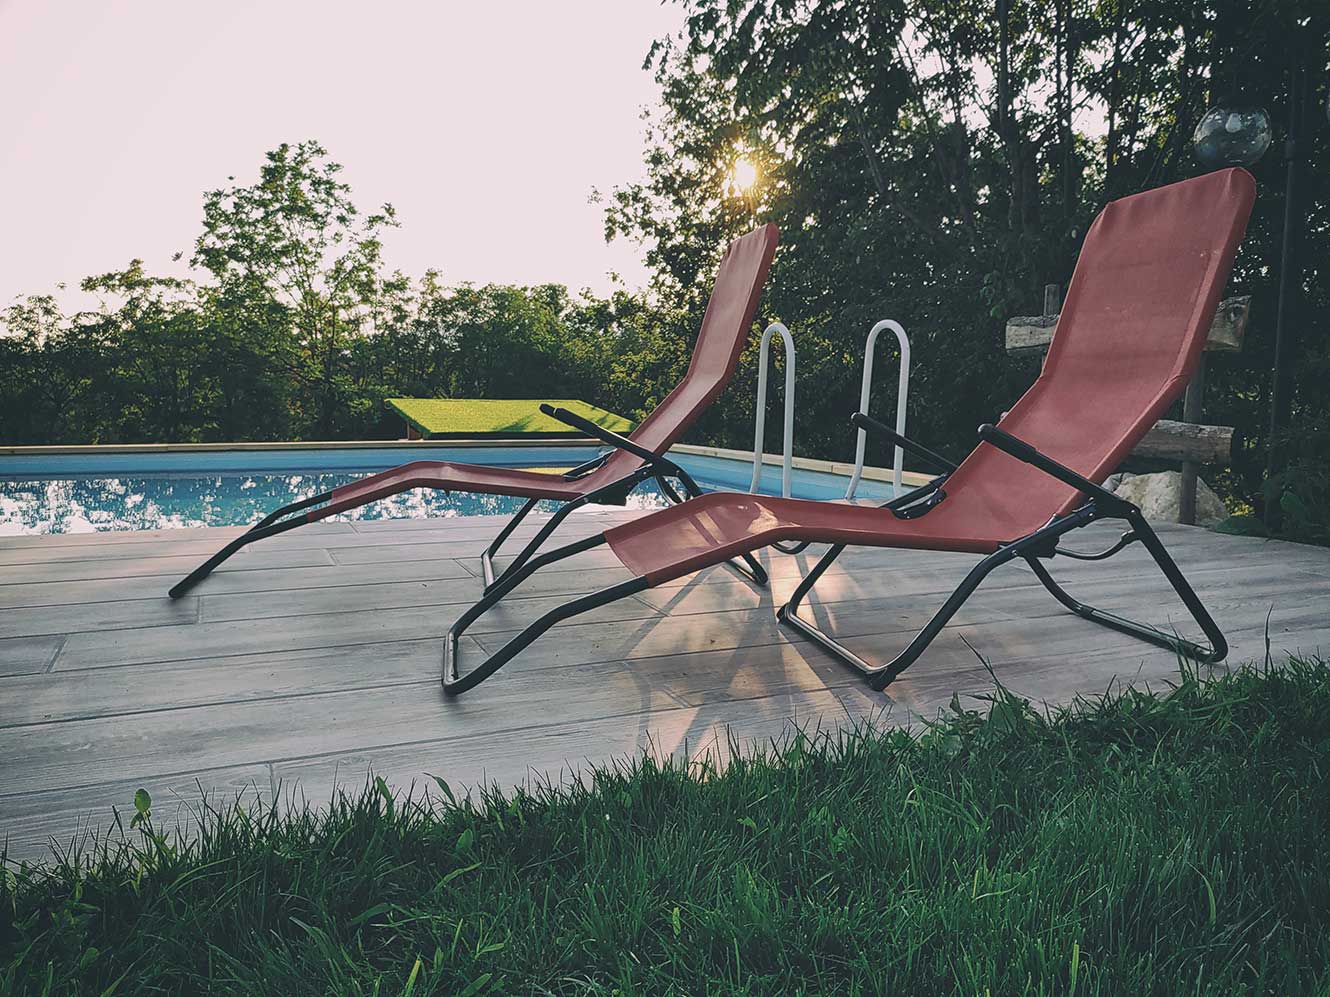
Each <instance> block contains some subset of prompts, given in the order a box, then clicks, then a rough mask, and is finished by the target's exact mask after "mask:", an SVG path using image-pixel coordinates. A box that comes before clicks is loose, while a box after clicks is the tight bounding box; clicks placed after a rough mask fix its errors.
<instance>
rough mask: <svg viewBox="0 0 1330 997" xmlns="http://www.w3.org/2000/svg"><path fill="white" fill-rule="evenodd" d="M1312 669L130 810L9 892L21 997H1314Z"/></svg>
mask: <svg viewBox="0 0 1330 997" xmlns="http://www.w3.org/2000/svg"><path fill="white" fill-rule="evenodd" d="M1328 780H1330V665H1328V664H1327V663H1326V662H1324V661H1321V660H1319V659H1316V660H1298V659H1294V660H1292V661H1289V662H1288V663H1287V664H1285V665H1282V666H1280V667H1264V668H1254V667H1248V668H1243V669H1240V670H1237V671H1235V672H1233V673H1232V674H1228V675H1223V676H1219V677H1214V678H1203V677H1199V676H1197V675H1195V674H1192V673H1189V672H1185V671H1184V673H1183V674H1182V675H1181V677H1180V679H1179V680H1178V682H1177V683H1176V684H1175V685H1174V686H1172V687H1171V688H1170V689H1169V690H1167V691H1166V692H1165V693H1161V694H1151V693H1146V692H1138V691H1125V692H1118V693H1114V694H1112V695H1106V696H1103V697H1100V698H1096V699H1093V700H1088V701H1082V702H1078V703H1076V704H1074V705H1072V706H1070V707H1068V708H1066V709H1060V710H1057V711H1053V712H1050V713H1043V712H1040V711H1039V710H1036V709H1033V708H1032V707H1031V706H1030V705H1028V704H1027V703H1025V702H1024V701H1022V700H1019V699H1017V698H1016V697H1014V696H1012V695H1010V694H1009V693H1007V692H1005V691H1004V690H1001V689H998V690H997V691H996V692H995V693H994V695H993V696H992V697H991V701H990V703H989V704H988V705H987V708H986V709H984V710H982V711H969V710H963V709H960V708H959V707H958V706H956V705H955V704H953V710H952V712H951V714H950V715H948V716H947V717H946V718H944V719H942V720H939V721H938V722H936V723H933V724H930V725H928V726H927V727H925V728H924V729H922V730H921V731H915V732H914V733H907V732H905V731H901V730H893V731H880V730H879V731H874V730H870V729H867V728H864V729H860V730H857V731H853V732H849V733H836V734H825V733H824V734H808V733H792V734H791V735H790V736H788V737H786V738H784V739H782V740H781V741H780V742H779V743H777V744H774V745H772V746H770V747H769V748H768V749H766V750H764V751H761V752H758V753H753V752H749V753H746V754H745V753H740V754H739V755H738V756H737V757H735V758H733V759H732V760H731V761H730V762H729V763H728V764H727V765H726V766H725V767H724V768H723V769H720V770H718V769H716V768H713V767H710V766H708V765H706V764H699V763H696V762H695V763H693V764H691V765H689V764H684V763H681V762H676V761H669V760H666V761H659V760H653V759H651V758H647V757H643V758H639V759H636V760H634V761H632V762H629V763H624V764H622V765H619V766H616V767H610V768H605V769H602V770H600V771H598V772H597V773H596V777H595V778H594V780H589V781H588V782H587V784H585V785H571V786H564V787H543V788H541V787H537V788H535V789H532V790H530V791H523V792H516V793H512V794H509V795H502V794H499V793H497V792H488V793H482V794H479V795H478V796H477V797H475V798H473V799H465V800H460V801H455V800H454V799H453V794H452V790H451V789H450V788H449V787H448V786H447V784H446V783H444V782H442V781H440V782H439V784H438V785H437V786H431V788H430V791H429V792H415V793H411V794H406V795H394V794H393V793H392V792H391V791H390V790H389V789H388V787H387V786H386V785H384V784H383V783H382V782H381V781H378V780H375V781H373V782H371V783H370V784H369V785H367V786H366V787H365V789H364V791H363V792H357V793H343V794H341V795H339V796H337V797H336V799H334V800H333V801H332V803H331V804H330V805H328V806H326V807H323V808H320V809H317V810H315V809H311V808H306V807H297V808H291V807H289V806H288V807H266V808H265V807H260V806H257V805H249V806H244V805H231V806H229V807H226V808H217V809H211V810H209V811H208V812H207V813H205V814H204V815H203V820H202V823H201V827H200V828H199V829H197V830H196V831H194V832H191V834H189V835H179V834H175V833H171V834H168V833H166V832H164V831H162V830H161V829H159V828H158V827H157V826H156V825H155V824H154V822H153V820H152V819H151V816H150V813H149V811H150V801H147V800H146V799H140V800H139V801H138V804H139V805H138V808H137V809H138V814H137V819H138V821H139V826H137V827H133V828H125V830H124V832H123V833H122V834H120V835H116V836H115V837H114V838H110V839H103V840H102V841H101V842H100V843H99V844H97V845H96V846H95V847H84V848H81V849H80V848H72V849H70V850H68V851H64V852H61V853H58V854H57V855H56V857H55V858H54V859H53V860H52V861H51V862H49V863H47V864H45V865H42V866H40V867H36V868H28V867H24V866H15V865H14V864H13V863H9V864H8V866H7V871H6V872H5V874H4V881H3V886H2V887H0V988H2V989H3V990H4V991H5V992H8V993H23V994H29V993H30V994H45V993H50V994H58V993H89V994H101V993H107V992H114V993H122V994H125V993H149V992H151V993H193V992H201V991H209V992H217V993H242V992H263V993H281V994H327V993H337V994H366V995H369V994H393V995H396V994H413V995H423V994H481V993H555V994H581V993H606V994H609V993H621V994H664V993H677V994H702V993H754V994H784V993H838V994H880V993H909V994H934V993H952V992H957V993H969V994H1008V993H1037V994H1170V995H1171V994H1181V993H1186V994H1298V993H1320V994H1324V993H1327V992H1330V781H1328Z"/></svg>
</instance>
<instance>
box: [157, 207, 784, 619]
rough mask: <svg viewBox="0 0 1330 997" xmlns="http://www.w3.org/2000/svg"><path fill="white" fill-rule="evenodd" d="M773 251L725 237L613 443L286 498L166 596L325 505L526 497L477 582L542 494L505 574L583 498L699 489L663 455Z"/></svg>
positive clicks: (726, 373)
mask: <svg viewBox="0 0 1330 997" xmlns="http://www.w3.org/2000/svg"><path fill="white" fill-rule="evenodd" d="M775 252H776V226H775V225H763V226H762V227H761V228H758V229H755V230H754V231H752V232H749V233H748V234H747V235H745V236H743V237H742V238H740V239H736V240H735V241H734V242H732V243H731V244H730V247H729V249H728V250H726V253H725V257H724V258H723V259H722V260H721V263H720V270H719V272H718V273H717V274H716V284H715V287H714V288H713V290H712V292H711V300H710V301H709V302H708V303H707V310H706V314H705V315H704V316H703V318H702V328H701V330H700V331H699V332H698V334H697V345H696V346H695V347H694V349H693V359H692V362H691V363H689V365H688V371H687V373H686V374H684V377H683V380H682V381H680V382H679V383H678V385H676V386H675V388H674V390H673V391H671V392H670V393H669V395H667V396H666V398H665V400H664V401H662V402H661V403H660V404H659V405H658V406H656V409H655V411H653V412H652V413H651V414H650V415H649V416H647V417H646V418H645V419H644V420H642V422H641V424H640V425H639V426H638V427H637V428H636V429H635V430H633V432H632V434H631V435H629V436H627V437H620V436H617V435H616V436H615V437H614V441H613V445H614V449H613V450H610V451H608V452H606V453H604V454H601V455H600V456H599V457H597V458H596V459H594V460H591V461H588V462H587V463H585V464H582V465H581V466H580V467H575V468H573V469H572V470H571V471H568V472H567V473H566V474H564V475H563V476H562V477H560V476H559V475H554V474H542V473H540V472H537V471H522V470H516V469H512V468H506V467H487V466H484V465H480V464H453V463H446V462H443V461H434V460H418V461H413V462H411V463H410V464H403V465H402V466H401V467H395V468H392V469H391V470H388V471H383V472H382V473H380V474H372V475H370V476H369V477H366V478H361V479H359V480H358V481H353V482H351V483H350V484H349V485H342V486H341V487H340V488H334V489H333V490H332V491H330V492H324V493H322V494H320V495H314V496H311V497H310V498H307V499H302V500H301V501H299V502H293V503H292V504H290V505H287V506H283V507H282V508H280V509H278V510H277V511H276V512H274V513H272V514H271V515H269V516H266V517H264V518H263V519H262V520H260V521H259V522H258V523H256V524H254V526H253V527H251V528H250V529H249V530H248V532H246V533H244V534H242V535H241V536H239V537H237V538H236V539H235V540H232V541H231V542H230V543H229V544H227V545H226V546H225V547H223V548H222V549H221V550H219V551H218V552H217V553H216V554H214V555H213V556H212V557H210V558H209V559H208V560H207V561H205V562H204V563H203V564H201V565H199V566H198V567H197V568H195V569H194V570H193V571H192V572H190V574H188V575H187V576H186V577H185V578H183V579H181V580H180V581H179V582H177V583H176V585H175V587H174V588H172V589H171V593H170V594H171V598H172V599H178V598H180V596H182V595H184V594H185V593H186V592H188V591H189V590H190V589H191V588H193V587H194V586H195V585H197V584H198V583H199V582H200V581H202V580H203V579H204V578H206V577H207V576H208V575H209V574H211V573H212V570H213V569H214V568H216V567H217V566H218V565H219V564H221V563H222V562H223V561H225V560H226V559H227V558H228V557H230V556H231V555H232V554H234V553H235V552H236V551H238V550H239V549H240V548H241V547H244V546H245V545H247V544H251V543H253V542H254V541H255V540H262V539H263V538H265V537H271V536H274V535H276V534H278V533H284V532H286V531H287V530H292V529H295V528H296V527H297V526H303V525H305V524H306V523H313V522H317V521H318V520H320V519H324V518H326V517H328V516H331V515H333V514H334V513H338V512H344V511H345V510H347V509H354V508H356V507H357V506H362V505H365V504H367V503H369V502H373V501H374V500H375V499H381V498H384V497H386V496H388V495H396V494H398V493H399V492H405V491H409V490H411V489H413V488H440V489H444V490H446V491H462V492H479V493H483V494H487V495H517V496H520V497H522V498H525V499H527V503H526V505H524V506H523V507H522V508H521V510H520V511H518V513H517V515H515V516H514V517H513V518H512V519H511V520H510V521H509V522H508V524H507V525H506V526H505V527H504V528H503V530H502V531H501V532H500V533H499V535H498V536H497V537H495V538H494V542H493V543H491V544H490V546H489V547H488V548H487V549H486V550H485V552H484V553H483V554H482V555H481V568H482V571H483V574H484V578H485V587H486V589H487V590H488V589H490V588H491V587H492V586H493V585H494V584H495V578H494V565H493V557H494V555H495V554H496V553H497V552H498V550H499V547H500V546H501V545H502V544H503V542H504V541H505V540H507V539H508V537H509V536H510V535H511V534H512V532H513V530H514V529H515V528H516V527H517V524H518V523H520V522H521V521H522V520H523V519H524V518H525V517H526V515H527V513H529V512H530V511H531V510H532V509H533V508H535V506H536V503H538V502H540V501H542V500H551V501H555V502H563V503H564V505H563V507H562V508H560V509H559V510H558V512H556V513H555V514H554V515H553V516H552V517H550V519H549V520H548V521H547V522H546V523H545V525H544V526H543V527H542V528H541V529H540V531H539V532H538V533H537V534H536V536H535V538H534V539H533V540H532V541H531V542H530V543H529V544H527V546H526V547H525V548H523V550H522V551H521V553H519V554H518V555H517V557H516V558H514V559H513V561H512V563H511V564H510V565H509V566H508V568H507V571H508V572H512V571H513V570H515V569H517V568H519V567H521V566H522V565H523V564H525V563H526V562H527V560H528V559H529V558H530V557H531V555H532V554H534V553H535V552H536V550H538V549H539V548H540V545H541V544H542V543H544V542H545V540H546V539H547V538H548V537H549V535H550V534H551V533H553V532H554V530H555V529H556V528H558V526H559V524H560V523H561V522H563V520H564V517H566V516H567V515H568V514H569V513H570V512H572V511H573V510H574V509H576V508H578V507H579V506H583V505H586V504H587V503H588V502H598V503H606V504H611V505H622V504H623V503H624V502H625V500H626V499H627V497H628V495H629V493H630V492H632V490H633V489H634V488H636V487H637V486H638V485H640V484H642V483H643V482H644V481H647V480H648V479H650V478H654V479H655V480H656V482H657V484H658V485H659V486H660V489H661V491H663V492H664V493H665V495H666V497H667V498H668V499H669V500H670V501H673V502H681V501H683V500H682V499H681V498H680V497H679V495H678V493H677V492H676V491H675V489H674V488H673V487H672V486H671V485H670V483H669V481H668V480H667V479H668V478H674V479H675V480H677V481H678V482H679V483H680V484H681V485H683V488H684V490H685V491H686V492H687V493H688V494H689V495H690V496H697V495H700V494H701V490H700V489H699V488H698V487H697V483H696V482H695V481H694V480H693V479H692V478H691V477H690V476H689V475H688V472H687V471H685V470H684V469H683V468H681V467H679V466H678V465H677V464H675V463H674V462H673V461H670V460H668V459H667V458H666V457H665V456H664V454H665V452H666V451H667V450H669V448H670V447H671V446H673V445H674V444H675V443H677V442H679V440H680V439H682V438H683V435H684V433H686V432H687V431H688V428H689V427H690V426H691V425H692V424H693V423H694V422H695V421H696V420H697V418H698V416H700V415H701V414H702V413H703V412H704V411H706V409H707V407H708V406H710V405H711V403H712V402H714V401H715V400H716V397H717V396H718V395H719V394H720V393H721V391H722V390H724V388H725V385H726V384H728V383H729V380H730V378H731V377H732V376H733V374H734V369H735V367H736V366H737V365H738V363H739V354H740V352H741V351H742V350H743V347H744V343H746V342H747V340H748V332H749V329H750V328H751V327H752V324H753V315H754V313H755V312H756V311H757V299H758V297H759V295H761V293H762V285H763V284H764V283H766V279H767V273H768V272H769V271H770V269H771V259H772V257H773V256H774V255H775ZM541 409H542V410H543V411H544V412H545V413H546V414H547V415H552V416H554V417H555V418H557V419H559V420H561V421H562V422H565V423H567V424H568V425H570V426H572V427H573V428H574V429H577V430H580V431H582V432H585V433H589V434H590V435H592V436H602V435H603V433H602V431H601V429H600V427H599V426H597V425H596V424H595V423H593V422H590V421H589V420H587V419H584V418H582V417H581V416H579V415H575V414H574V413H572V412H568V411H566V410H565V409H557V408H552V407H550V406H547V405H542V406H541ZM314 506H318V508H313V507H314ZM306 510H307V511H306ZM292 513H299V515H292ZM742 559H743V561H744V562H745V564H746V565H747V568H746V570H745V569H744V568H740V567H739V566H738V565H734V567H735V568H736V569H737V570H740V571H742V572H743V573H744V574H747V575H749V576H750V577H752V578H753V579H754V580H755V581H757V582H759V583H763V584H764V583H765V582H766V572H765V571H763V569H762V566H761V565H760V564H758V562H757V561H756V560H755V559H754V558H753V557H752V556H751V555H747V554H745V555H742Z"/></svg>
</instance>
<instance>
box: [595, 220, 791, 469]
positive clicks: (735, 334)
mask: <svg viewBox="0 0 1330 997" xmlns="http://www.w3.org/2000/svg"><path fill="white" fill-rule="evenodd" d="M776 238H777V233H776V226H775V225H770V224H768V225H763V226H761V227H760V228H757V229H754V230H753V231H752V232H749V233H748V234H747V235H745V236H742V237H740V238H738V239H735V240H734V241H733V242H732V243H730V246H729V248H728V249H727V250H726V251H725V256H724V258H723V259H722V260H721V261H720V270H719V271H718V272H717V274H716V283H715V286H714V287H713V288H712V290H711V300H710V301H708V302H707V310H706V314H705V315H704V316H703V317H702V328H701V330H699V332H698V334H697V344H696V345H695V346H694V347H693V359H692V361H691V362H690V363H689V364H688V371H687V373H685V374H684V376H683V380H681V381H680V382H679V383H678V384H677V385H675V387H674V390H673V391H671V392H670V393H669V394H668V395H666V396H665V398H664V399H663V400H662V401H661V403H660V404H659V405H657V406H656V408H655V410H654V411H653V412H652V413H651V414H650V415H648V416H647V417H646V418H645V419H643V420H642V421H641V422H640V423H639V424H638V426H637V428H636V429H635V430H633V432H632V433H631V434H630V438H631V439H632V440H633V442H634V443H638V444H640V445H642V446H644V447H646V448H647V449H648V450H651V451H652V452H654V453H658V454H661V453H664V452H665V451H666V450H668V449H669V448H670V447H671V446H673V445H674V444H675V443H678V442H679V440H681V439H682V438H683V434H684V433H686V432H687V431H688V427H690V426H691V425H692V424H693V423H694V422H695V421H697V418H698V416H700V415H701V414H702V413H703V412H704V411H706V409H707V407H708V406H710V405H711V403H712V402H714V401H715V400H716V398H717V397H718V396H719V395H720V393H721V391H723V390H724V389H725V385H726V384H728V383H729V381H730V378H731V377H733V376H734V369H735V368H736V367H737V366H738V365H739V354H740V353H741V352H743V348H744V344H745V343H746V342H747V341H748V332H749V329H750V328H751V327H752V324H753V316H754V315H755V314H756V313H757V299H758V298H759V296H761V294H762V285H763V284H765V283H766V280H767V274H768V273H769V272H770V270H771V259H772V257H773V256H775V254H776ZM640 463H641V462H640V461H639V460H638V459H637V458H636V457H633V456H632V455H631V454H627V453H625V452H624V451H622V450H619V451H615V453H614V455H613V456H612V457H611V458H610V461H609V462H607V464H606V465H605V467H606V468H607V469H609V468H611V467H613V468H614V469H615V471H616V473H617V472H618V471H620V470H621V469H622V467H623V466H626V465H628V464H640Z"/></svg>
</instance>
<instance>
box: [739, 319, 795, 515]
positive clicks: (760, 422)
mask: <svg viewBox="0 0 1330 997" xmlns="http://www.w3.org/2000/svg"><path fill="white" fill-rule="evenodd" d="M773 332H779V333H780V338H781V339H782V340H784V342H785V452H784V458H785V464H784V467H783V468H782V469H781V477H780V493H781V494H782V495H783V496H785V497H786V498H789V497H790V470H791V468H792V467H793V466H794V338H793V337H792V336H791V335H790V330H789V329H787V328H785V326H784V324H783V323H781V322H772V323H771V324H770V325H769V326H767V327H766V330H765V331H764V332H763V333H762V345H761V347H760V350H761V354H760V358H759V360H758V362H757V418H756V419H755V420H754V422H755V426H754V431H753V482H752V484H750V485H749V486H748V491H749V492H751V493H754V494H755V493H756V492H757V488H758V485H759V484H760V483H761V481H762V456H763V454H762V445H763V442H764V439H763V437H764V435H765V431H766V426H767V354H768V353H769V352H770V350H769V347H770V346H771V334H772V333H773Z"/></svg>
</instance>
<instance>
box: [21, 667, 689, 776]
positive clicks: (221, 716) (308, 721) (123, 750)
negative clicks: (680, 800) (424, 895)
mask: <svg viewBox="0 0 1330 997" xmlns="http://www.w3.org/2000/svg"><path fill="white" fill-rule="evenodd" d="M496 679H497V676H496ZM564 680H565V677H564V676H560V675H555V674H553V673H545V674H543V675H542V674H528V675H526V676H524V680H523V681H516V680H513V679H511V678H509V677H508V676H505V677H504V679H503V680H502V681H495V683H494V685H493V686H492V689H491V693H492V694H491V695H489V696H464V697H461V698H460V699H450V698H447V697H445V696H444V695H443V691H442V689H441V688H440V687H439V686H438V684H437V683H430V684H428V685H404V686H391V687H384V688H378V689H369V690H356V691H349V692H335V693H321V694H318V695H311V696H294V697H290V698H287V699H267V700H260V701H258V702H252V703H246V704H244V708H243V709H241V708H239V707H238V706H237V705H235V704H221V705H215V706H200V707H189V708H185V709H178V710H163V711H160V712H155V713H141V714H138V715H136V716H135V717H134V719H133V722H126V721H125V720H124V719H123V718H120V717H107V718H95V719H89V720H76V721H70V722H66V723H52V724H40V725H37V726H32V727H11V728H5V729H3V730H0V757H3V758H4V759H5V764H6V770H7V775H6V780H5V788H4V794H3V795H7V796H8V795H16V794H23V793H31V792H36V791H39V790H42V789H47V788H51V787H52V786H58V785H62V784H64V785H71V786H72V785H90V784H95V783H98V782H107V781H111V780H113V779H120V778H123V777H124V775H125V773H127V772H130V773H153V772H156V773H177V772H191V771H197V770H199V769H201V768H205V767H213V768H224V767H231V766H236V765H246V764H254V763H257V762H261V761H269V760H276V759H283V758H295V757H303V756H307V755H316V754H332V753H341V752H350V751H363V750H371V749H375V748H379V747H388V746H393V745H409V744H414V743H418V742H423V741H430V740H438V739H441V738H444V737H461V736H471V735H484V736H486V737H487V738H499V735H500V734H501V733H503V732H505V731H509V732H511V731H514V730H528V731H531V730H534V729H536V728H538V727H540V726H545V727H550V726H560V727H561V726H567V725H570V724H576V723H579V722H585V721H588V720H593V719H598V718H602V717H607V716H623V715H631V714H637V713H641V712H643V711H650V710H654V709H671V708H674V707H676V706H677V705H678V704H677V703H675V702H674V700H672V699H670V698H669V697H667V696H665V695H664V694H662V693H660V692H658V691H656V690H653V689H650V688H649V687H647V686H646V685H644V684H643V683H641V682H639V681H638V680H637V679H636V678H635V677H634V676H633V675H632V674H631V672H630V671H629V670H628V669H624V668H614V669H600V670H599V671H598V672H597V673H596V675H595V681H594V685H593V686H591V687H590V688H594V690H595V694H594V695H589V694H588V691H589V687H588V686H586V685H584V686H583V687H582V689H581V690H580V694H579V695H576V696H561V697H560V698H559V709H558V711H557V712H554V711H551V709H550V700H551V696H552V695H553V694H554V693H555V692H556V690H558V689H559V688H560V687H561V685H562V683H563V682H564ZM495 743H496V744H501V743H502V738H499V740H498V741H496V742H495ZM93 745H95V746H96V750H89V749H90V746H93Z"/></svg>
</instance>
